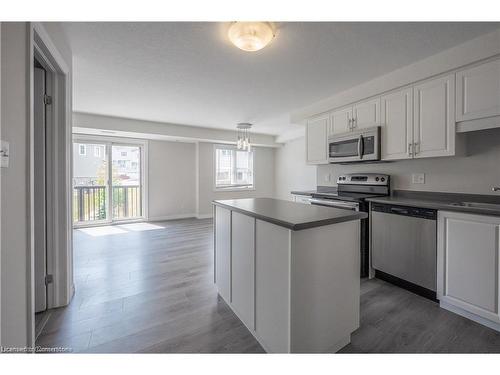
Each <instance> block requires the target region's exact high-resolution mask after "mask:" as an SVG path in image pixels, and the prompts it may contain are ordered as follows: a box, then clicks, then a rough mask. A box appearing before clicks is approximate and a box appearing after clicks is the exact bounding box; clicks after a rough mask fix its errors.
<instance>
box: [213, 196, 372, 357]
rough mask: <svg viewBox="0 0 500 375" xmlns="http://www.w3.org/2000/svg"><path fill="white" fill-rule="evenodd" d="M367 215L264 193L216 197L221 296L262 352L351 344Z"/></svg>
mask: <svg viewBox="0 0 500 375" xmlns="http://www.w3.org/2000/svg"><path fill="white" fill-rule="evenodd" d="M365 215H366V214H364V213H359V212H354V211H348V210H339V209H335V208H327V207H319V206H311V205H304V204H300V203H294V202H289V201H281V200H276V199H268V198H256V199H238V200H230V201H215V202H214V218H215V221H214V234H215V240H214V244H215V252H214V256H215V261H214V265H215V272H214V275H215V283H216V286H217V289H218V292H219V295H220V296H221V297H222V298H223V299H224V300H225V302H226V303H227V304H228V305H229V306H230V307H231V309H232V310H233V311H234V312H235V313H236V315H237V316H238V317H239V318H240V320H241V321H242V322H243V323H244V324H245V326H246V327H247V328H248V329H249V330H250V332H251V333H252V334H253V335H254V336H255V338H256V339H257V340H258V341H259V343H260V344H261V345H262V347H263V348H264V349H265V350H266V351H267V352H270V353H328V352H336V351H338V350H339V349H341V348H342V347H343V346H345V345H347V344H348V343H349V342H350V336H351V333H352V332H353V331H355V330H356V329H357V328H358V327H359V295H360V278H359V262H360V259H359V258H360V253H359V241H360V227H359V225H360V219H361V218H364V217H365Z"/></svg>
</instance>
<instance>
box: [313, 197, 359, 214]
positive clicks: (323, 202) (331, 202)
mask: <svg viewBox="0 0 500 375" xmlns="http://www.w3.org/2000/svg"><path fill="white" fill-rule="evenodd" d="M309 202H311V204H314V205H317V206H326V207H334V208H342V209H344V210H352V211H359V203H357V202H347V201H340V200H336V199H321V198H311V199H309Z"/></svg>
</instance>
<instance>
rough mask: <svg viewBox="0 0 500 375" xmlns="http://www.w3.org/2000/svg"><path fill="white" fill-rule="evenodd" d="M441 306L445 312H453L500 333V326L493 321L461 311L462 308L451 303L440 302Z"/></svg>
mask: <svg viewBox="0 0 500 375" xmlns="http://www.w3.org/2000/svg"><path fill="white" fill-rule="evenodd" d="M439 306H440V307H441V308H443V309H445V310H448V311H451V312H453V313H455V314H457V315H460V316H463V317H464V318H467V319H470V320H473V321H474V322H476V323H479V324H482V325H483V326H486V327H488V328H491V329H494V330H495V331H498V332H500V324H499V323H496V322H492V321H491V320H488V319H485V318H483V317H482V316H479V315H476V314H473V313H471V312H468V311H465V310H464V309H461V308H460V307H457V306H453V305H451V304H449V303H446V302H443V301H439Z"/></svg>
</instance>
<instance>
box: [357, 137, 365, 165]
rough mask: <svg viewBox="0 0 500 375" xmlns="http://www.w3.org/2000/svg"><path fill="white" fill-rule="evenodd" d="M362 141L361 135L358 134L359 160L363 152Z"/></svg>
mask: <svg viewBox="0 0 500 375" xmlns="http://www.w3.org/2000/svg"><path fill="white" fill-rule="evenodd" d="M363 143H364V142H363V136H362V135H361V134H360V135H359V137H358V156H359V159H360V160H361V159H363V154H364V152H365V150H364V146H363Z"/></svg>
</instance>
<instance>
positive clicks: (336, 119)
mask: <svg viewBox="0 0 500 375" xmlns="http://www.w3.org/2000/svg"><path fill="white" fill-rule="evenodd" d="M352 118H353V116H352V106H349V107H345V108H341V109H337V110H335V111H333V112H332V114H331V116H330V129H329V131H328V132H329V134H330V135H332V134H340V133H345V132H348V131H351V128H352Z"/></svg>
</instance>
